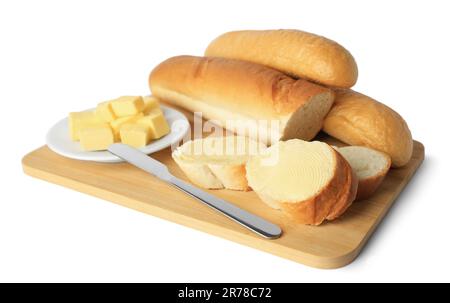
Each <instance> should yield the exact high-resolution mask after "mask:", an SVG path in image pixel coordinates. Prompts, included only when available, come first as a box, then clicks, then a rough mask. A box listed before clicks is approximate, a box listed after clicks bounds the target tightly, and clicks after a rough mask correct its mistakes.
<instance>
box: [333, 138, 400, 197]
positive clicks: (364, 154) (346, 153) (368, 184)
mask: <svg viewBox="0 0 450 303" xmlns="http://www.w3.org/2000/svg"><path fill="white" fill-rule="evenodd" d="M337 151H338V152H339V153H340V154H341V155H342V156H343V157H344V158H345V159H346V160H347V162H348V163H349V164H350V166H351V167H352V169H353V171H354V172H355V173H356V176H357V177H358V193H357V194H356V199H357V200H364V199H367V198H369V197H370V196H371V195H372V194H373V193H374V192H375V191H376V190H377V188H378V187H379V186H380V184H381V182H382V181H383V179H384V177H385V176H386V174H387V173H388V171H389V168H390V167H391V158H390V157H389V156H388V155H387V154H385V153H383V152H379V151H376V150H374V149H371V148H368V147H364V146H346V147H340V148H337Z"/></svg>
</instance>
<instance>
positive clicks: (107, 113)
mask: <svg viewBox="0 0 450 303" xmlns="http://www.w3.org/2000/svg"><path fill="white" fill-rule="evenodd" d="M95 114H96V115H97V117H98V118H99V119H100V120H102V121H103V122H111V121H113V120H114V119H116V115H115V114H114V111H113V110H112V106H111V103H110V102H109V101H106V102H102V103H99V104H98V105H97V108H96V109H95Z"/></svg>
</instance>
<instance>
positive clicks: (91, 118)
mask: <svg viewBox="0 0 450 303" xmlns="http://www.w3.org/2000/svg"><path fill="white" fill-rule="evenodd" d="M98 123H101V121H100V119H99V118H98V117H97V116H96V115H95V113H94V112H93V111H84V112H73V113H70V114H69V132H70V138H71V139H72V140H73V141H78V140H80V136H79V131H80V129H81V128H83V127H86V126H89V125H93V124H98Z"/></svg>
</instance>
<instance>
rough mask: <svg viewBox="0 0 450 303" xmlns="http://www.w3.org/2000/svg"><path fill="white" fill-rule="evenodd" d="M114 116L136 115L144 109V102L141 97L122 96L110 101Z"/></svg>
mask: <svg viewBox="0 0 450 303" xmlns="http://www.w3.org/2000/svg"><path fill="white" fill-rule="evenodd" d="M111 106H112V110H113V112H114V114H115V115H116V116H117V117H124V116H132V115H136V114H138V113H140V112H142V110H143V109H144V100H142V97H141V96H122V97H120V98H117V99H115V100H112V101H111Z"/></svg>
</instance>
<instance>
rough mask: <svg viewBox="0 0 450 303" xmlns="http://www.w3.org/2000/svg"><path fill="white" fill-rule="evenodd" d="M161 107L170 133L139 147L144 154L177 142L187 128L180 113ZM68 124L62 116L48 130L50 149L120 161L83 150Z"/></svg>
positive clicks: (74, 156)
mask: <svg viewBox="0 0 450 303" xmlns="http://www.w3.org/2000/svg"><path fill="white" fill-rule="evenodd" d="M161 109H162V110H163V113H164V116H165V117H166V120H167V123H168V124H169V125H170V133H168V134H167V135H165V136H164V137H162V138H160V139H158V140H154V141H151V142H150V144H148V145H147V146H144V147H142V148H140V150H141V151H142V152H144V153H146V154H151V153H154V152H157V151H159V150H161V149H164V148H166V147H169V146H171V145H172V144H177V143H178V142H180V141H181V139H183V137H184V136H185V135H186V133H187V132H188V130H189V121H188V120H187V119H186V117H185V116H184V115H183V114H182V113H180V112H179V111H176V110H174V109H172V108H170V107H166V106H164V105H161ZM68 124H69V123H68V118H64V119H62V120H61V121H59V122H58V123H56V124H55V125H53V127H52V128H50V130H49V131H48V133H47V137H46V141H47V145H48V147H49V148H50V149H51V150H53V151H54V152H56V153H58V154H60V155H62V156H65V157H68V158H72V159H77V160H86V161H97V162H122V160H121V159H120V158H118V157H117V156H115V155H113V154H111V153H110V152H108V151H83V150H82V149H81V146H80V142H74V141H72V140H71V139H70V136H69V125H68Z"/></svg>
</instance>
